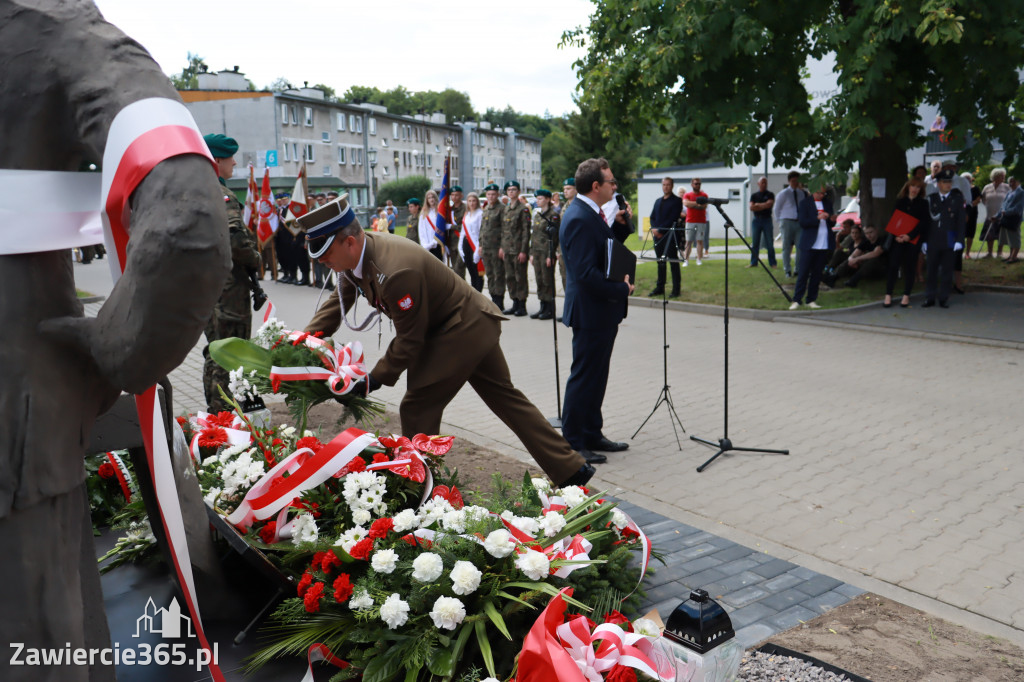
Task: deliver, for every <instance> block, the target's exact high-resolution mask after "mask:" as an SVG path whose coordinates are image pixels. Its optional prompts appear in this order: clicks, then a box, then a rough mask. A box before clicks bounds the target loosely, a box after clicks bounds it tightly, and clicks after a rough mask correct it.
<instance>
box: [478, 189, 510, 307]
mask: <svg viewBox="0 0 1024 682" xmlns="http://www.w3.org/2000/svg"><path fill="white" fill-rule="evenodd" d="M484 192H485V194H486V196H487V205H486V206H484V221H483V224H482V225H481V226H480V248H481V249H482V250H483V259H484V272H485V273H486V274H487V292H488V293H489V294H490V295H491V300H492V301H494V305H496V306H498V310H501V309H502V308H504V307H505V261H504V260H502V258H501V256H500V255H499V254H500V252H501V218H502V216H503V215H504V214H505V205H504V204H503V203H501V202H500V201H498V186H497V185H495V184H494V183H493V182H492V183H491V184H489V185H487V186H486V187H484Z"/></svg>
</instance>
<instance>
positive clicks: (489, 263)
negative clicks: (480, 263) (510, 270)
mask: <svg viewBox="0 0 1024 682" xmlns="http://www.w3.org/2000/svg"><path fill="white" fill-rule="evenodd" d="M483 260H484V274H486V275H487V293H489V294H490V295H491V298H504V297H505V261H503V260H501V259H500V258H498V249H496V248H495V249H487V250H485V251H484V255H483Z"/></svg>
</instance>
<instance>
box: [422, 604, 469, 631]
mask: <svg viewBox="0 0 1024 682" xmlns="http://www.w3.org/2000/svg"><path fill="white" fill-rule="evenodd" d="M465 618H466V606H465V605H464V604H463V603H462V602H461V601H459V600H458V599H455V598H454V597H438V598H437V601H435V602H434V608H432V609H431V610H430V619H431V620H433V621H434V627H436V628H437V629H439V630H454V629H455V628H457V627H458V626H459V623H461V622H462V621H463V620H465Z"/></svg>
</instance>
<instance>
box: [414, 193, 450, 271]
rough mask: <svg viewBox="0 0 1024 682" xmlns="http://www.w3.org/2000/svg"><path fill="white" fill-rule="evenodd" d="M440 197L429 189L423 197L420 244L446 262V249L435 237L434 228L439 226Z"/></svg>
mask: <svg viewBox="0 0 1024 682" xmlns="http://www.w3.org/2000/svg"><path fill="white" fill-rule="evenodd" d="M438 203H439V199H438V196H437V192H435V191H434V190H432V189H431V190H427V194H426V196H425V197H423V210H421V211H420V225H419V232H420V246H422V247H423V248H425V249H426V250H427V251H429V252H430V253H432V254H434V255H435V256H437V258H438V260H440V261H442V262H444V249H443V247H442V246H441V244H440V243H439V242H438V241H437V239H436V237H435V232H434V229H435V228H436V227H437V206H438Z"/></svg>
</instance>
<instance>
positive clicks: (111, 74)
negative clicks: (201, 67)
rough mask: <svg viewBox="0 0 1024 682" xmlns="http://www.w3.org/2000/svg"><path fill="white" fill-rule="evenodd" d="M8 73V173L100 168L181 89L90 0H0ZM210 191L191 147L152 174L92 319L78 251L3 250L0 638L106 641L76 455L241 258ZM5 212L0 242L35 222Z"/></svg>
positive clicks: (186, 341)
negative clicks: (147, 113) (120, 125)
mask: <svg viewBox="0 0 1024 682" xmlns="http://www.w3.org/2000/svg"><path fill="white" fill-rule="evenodd" d="M0 73H2V74H3V83H4V85H3V89H2V91H0V131H2V133H0V167H3V168H7V169H19V170H36V171H41V170H50V171H53V170H59V171H78V170H81V169H83V168H86V167H88V164H90V163H93V164H96V165H97V166H98V165H100V163H101V162H102V159H103V151H104V146H105V144H106V141H107V132H108V130H109V128H110V124H111V122H112V120H113V118H114V116H115V115H116V114H117V113H118V112H119V111H120V110H121V109H123V108H124V107H125V106H126V105H129V104H131V103H132V102H135V101H138V100H141V99H146V98H153V97H159V98H167V99H171V100H175V101H180V100H178V96H177V94H176V92H175V90H174V88H173V87H172V86H171V84H170V83H169V82H168V80H167V77H166V76H164V74H163V73H161V72H160V69H159V67H158V66H157V64H156V63H155V62H154V61H153V60H152V58H151V57H150V56H149V54H147V53H146V51H145V50H144V49H143V48H142V47H141V46H140V45H138V44H137V43H136V42H134V41H133V40H131V39H130V38H128V37H127V36H125V35H124V34H123V33H122V32H121V31H119V30H118V29H116V28H115V27H113V26H111V25H110V24H108V23H107V22H106V21H104V20H103V17H102V16H101V15H100V13H99V11H98V10H97V9H96V7H95V6H94V5H93V4H92V3H91V2H85V1H84V0H0ZM217 187H218V185H217V180H216V177H215V173H214V169H213V166H212V164H211V163H210V161H209V160H208V159H205V158H203V157H201V156H199V155H195V154H192V155H184V156H176V157H173V158H170V159H167V160H165V161H163V162H161V163H159V164H158V165H157V166H156V167H155V168H154V169H153V170H152V171H151V172H150V173H149V174H148V175H147V176H146V177H145V179H143V180H142V181H141V183H140V184H139V185H138V187H137V189H136V190H135V192H134V194H133V195H132V197H131V201H130V206H131V211H132V213H131V223H130V235H131V240H130V242H129V247H128V255H127V263H126V267H125V270H124V276H123V277H122V278H121V279H120V280H119V281H118V283H117V285H116V286H115V287H114V290H113V291H112V293H111V295H110V298H109V299H108V300H107V301H106V303H105V304H104V305H103V307H102V309H101V310H100V312H99V316H98V317H97V318H91V319H90V318H85V317H83V309H82V305H81V304H80V303H79V302H78V300H77V297H76V291H75V282H74V273H73V269H72V261H71V252H70V251H69V250H61V251H42V252H35V253H25V254H18V255H0V330H2V332H0V548H3V554H2V558H0V614H2V616H0V641H3V642H5V643H8V642H21V643H24V644H25V646H26V647H57V648H63V647H64V646H65V643H70V645H71V647H72V648H78V647H106V646H109V645H110V643H109V633H108V630H107V625H106V618H105V616H104V613H103V601H102V594H101V592H100V582H99V575H98V572H97V568H96V557H95V553H94V548H93V541H92V533H91V524H90V520H89V509H88V501H87V499H86V496H85V487H84V485H83V481H84V479H85V471H84V467H83V456H84V452H83V451H84V448H85V445H86V443H87V442H88V440H89V433H90V430H91V428H92V425H93V422H94V421H95V419H96V417H97V416H98V415H99V414H101V413H102V412H103V411H105V410H106V409H108V408H109V407H110V406H111V405H112V403H113V401H114V400H115V399H116V397H117V396H118V395H119V394H120V392H121V391H128V392H133V393H139V392H141V391H143V390H145V389H146V388H148V387H149V386H151V385H152V384H153V383H155V382H156V381H157V380H158V379H159V378H161V377H163V376H165V375H166V374H167V373H168V372H170V371H171V370H172V369H173V368H174V367H176V366H177V365H178V364H180V362H181V361H182V360H183V359H184V358H185V356H186V354H187V353H188V352H189V350H190V349H191V348H192V347H193V346H194V345H195V343H196V341H197V339H198V338H199V335H200V334H201V332H202V330H203V327H204V325H205V324H206V322H207V320H209V318H210V312H211V310H212V309H213V306H214V304H215V303H216V301H217V298H218V296H219V295H220V292H221V289H222V288H223V284H224V281H225V278H226V276H227V273H228V271H229V269H230V264H231V261H230V254H229V250H228V235H227V232H226V231H224V230H223V225H224V224H225V223H226V214H225V209H224V199H223V196H221V195H220V194H218V192H217ZM0 191H2V192H7V191H9V188H5V187H4V186H3V184H2V182H0ZM0 225H2V227H0V240H2V239H5V238H6V237H4V236H2V235H9V234H11V233H13V232H21V231H32V230H33V229H34V226H33V224H31V222H27V221H26V222H22V221H20V220H17V219H14V220H11V219H10V218H8V219H7V220H6V221H4V222H2V223H0ZM9 654H10V652H8V655H5V656H2V657H0V679H3V680H22V679H26V680H27V679H32V680H40V679H54V680H58V679H59V680H62V681H67V680H87V679H88V680H101V679H102V680H106V679H113V677H114V673H113V669H112V668H111V667H103V666H101V665H99V664H98V663H97V664H96V665H94V666H92V667H91V668H90V667H88V666H86V667H82V666H63V667H60V668H26V667H20V668H18V667H10V666H8V659H9V658H10V656H9Z"/></svg>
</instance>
